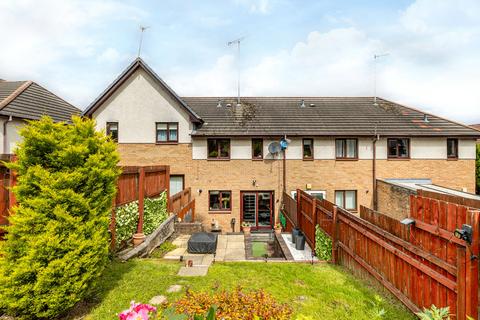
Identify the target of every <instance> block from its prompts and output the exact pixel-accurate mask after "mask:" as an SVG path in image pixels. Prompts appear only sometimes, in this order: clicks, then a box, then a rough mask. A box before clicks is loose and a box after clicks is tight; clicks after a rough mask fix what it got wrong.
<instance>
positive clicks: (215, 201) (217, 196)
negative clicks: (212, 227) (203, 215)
mask: <svg viewBox="0 0 480 320" xmlns="http://www.w3.org/2000/svg"><path fill="white" fill-rule="evenodd" d="M208 210H209V211H231V210H232V192H231V191H209V192H208Z"/></svg>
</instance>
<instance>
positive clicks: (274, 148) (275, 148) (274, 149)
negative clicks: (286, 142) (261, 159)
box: [268, 141, 282, 154]
mask: <svg viewBox="0 0 480 320" xmlns="http://www.w3.org/2000/svg"><path fill="white" fill-rule="evenodd" d="M280 151H282V146H281V145H280V143H278V142H276V141H274V142H271V143H270V144H269V145H268V152H270V153H271V154H275V153H279V152H280Z"/></svg>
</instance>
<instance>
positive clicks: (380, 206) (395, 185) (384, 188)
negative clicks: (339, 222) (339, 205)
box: [376, 179, 480, 220]
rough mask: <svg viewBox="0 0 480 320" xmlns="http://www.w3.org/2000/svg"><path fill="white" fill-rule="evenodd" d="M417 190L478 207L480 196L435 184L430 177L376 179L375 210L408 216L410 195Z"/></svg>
mask: <svg viewBox="0 0 480 320" xmlns="http://www.w3.org/2000/svg"><path fill="white" fill-rule="evenodd" d="M419 190H421V191H423V192H429V193H432V192H434V193H438V194H441V195H446V196H452V197H456V198H459V199H464V201H466V202H465V204H467V205H468V206H470V207H474V208H479V207H480V196H478V195H475V194H473V193H469V192H464V191H461V190H456V189H451V188H446V187H443V186H439V185H435V184H433V183H432V180H430V179H378V180H377V188H376V192H377V210H378V211H379V212H382V213H386V214H388V215H389V216H391V217H393V218H396V219H398V220H401V219H403V218H406V217H408V216H409V213H410V196H411V195H418V192H419Z"/></svg>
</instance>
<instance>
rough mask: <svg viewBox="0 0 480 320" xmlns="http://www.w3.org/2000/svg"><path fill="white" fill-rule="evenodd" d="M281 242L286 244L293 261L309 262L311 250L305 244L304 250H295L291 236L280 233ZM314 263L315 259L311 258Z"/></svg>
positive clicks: (316, 259)
mask: <svg viewBox="0 0 480 320" xmlns="http://www.w3.org/2000/svg"><path fill="white" fill-rule="evenodd" d="M282 237H283V240H284V241H285V243H286V244H287V247H288V250H289V251H290V253H291V254H292V256H293V259H294V260H296V261H311V260H312V249H311V248H310V246H309V245H308V244H307V243H305V250H297V249H296V248H295V245H294V244H293V243H292V235H291V234H285V233H282ZM313 260H314V261H318V258H317V257H313Z"/></svg>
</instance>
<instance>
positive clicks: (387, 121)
mask: <svg viewBox="0 0 480 320" xmlns="http://www.w3.org/2000/svg"><path fill="white" fill-rule="evenodd" d="M183 100H184V101H185V102H186V103H187V104H188V105H189V106H190V107H191V108H192V109H193V110H195V112H196V113H198V114H199V115H201V117H202V119H203V120H204V123H203V125H202V126H200V127H197V129H196V130H194V132H193V133H192V135H193V136H256V135H258V136H283V135H288V136H372V135H374V134H375V132H377V133H378V134H380V135H383V136H425V137H427V136H448V137H452V136H453V137H472V138H478V137H480V132H479V131H477V130H474V129H472V128H471V127H469V126H466V125H463V124H460V123H457V122H454V121H450V120H447V119H444V118H442V117H438V116H435V115H432V114H428V113H425V112H423V111H420V110H417V109H414V108H410V107H407V106H404V105H401V104H398V103H395V102H392V101H388V100H386V99H381V98H377V103H376V104H375V103H374V99H373V98H372V97H242V98H241V103H242V106H241V107H237V99H236V98H235V97H184V98H183ZM302 100H303V101H304V104H305V107H301V104H302ZM219 102H220V104H219ZM227 104H229V105H230V106H227ZM219 105H221V106H219ZM425 117H426V118H425Z"/></svg>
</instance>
